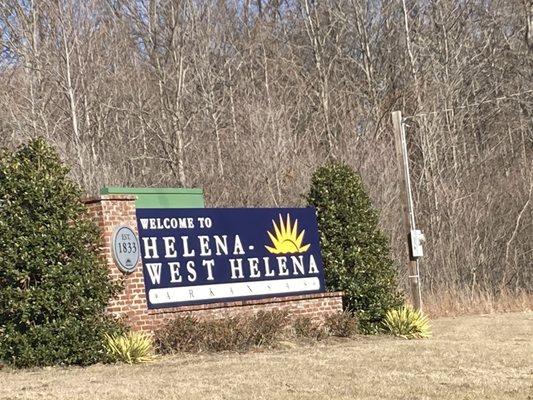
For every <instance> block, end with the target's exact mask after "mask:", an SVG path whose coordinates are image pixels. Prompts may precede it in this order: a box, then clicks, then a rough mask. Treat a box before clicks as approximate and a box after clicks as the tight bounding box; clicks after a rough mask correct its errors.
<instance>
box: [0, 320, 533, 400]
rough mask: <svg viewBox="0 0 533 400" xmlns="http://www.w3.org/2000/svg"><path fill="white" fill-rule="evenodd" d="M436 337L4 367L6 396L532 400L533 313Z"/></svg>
mask: <svg viewBox="0 0 533 400" xmlns="http://www.w3.org/2000/svg"><path fill="white" fill-rule="evenodd" d="M433 335H434V336H433V338H432V339H430V340H417V341H407V340H399V339H394V338H390V337H358V338H355V339H349V340H328V341H327V342H321V343H319V344H316V345H312V346H311V345H293V344H286V345H285V348H283V349H276V350H264V351H260V352H259V351H258V352H252V353H248V354H235V353H226V354H207V355H181V356H174V357H165V358H162V359H160V360H159V361H157V362H155V363H152V364H149V365H139V366H127V365H96V366H92V367H89V368H45V369H35V370H5V369H4V370H2V371H0V399H43V398H54V399H154V400H155V399H157V400H166V399H199V398H205V399H453V400H459V399H498V400H502V399H529V400H531V399H533V312H528V313H513V314H496V315H483V316H466V317H458V318H441V319H437V320H435V321H433Z"/></svg>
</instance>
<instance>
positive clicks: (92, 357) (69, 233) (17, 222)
mask: <svg viewBox="0 0 533 400" xmlns="http://www.w3.org/2000/svg"><path fill="white" fill-rule="evenodd" d="M68 172H69V171H68V168H67V167H65V166H64V165H63V164H62V163H61V161H60V159H59V157H58V155H57V154H56V153H55V151H54V150H53V149H52V148H51V147H49V146H48V145H47V144H46V143H45V141H44V140H42V139H36V140H33V141H31V142H30V143H29V144H27V145H24V146H22V147H20V148H19V149H18V150H17V151H15V152H10V151H7V150H2V151H1V153H0V360H1V359H3V360H4V361H5V362H9V363H11V364H13V365H15V366H20V367H23V366H33V365H53V364H90V363H94V362H98V361H101V360H103V359H105V357H106V352H105V349H104V346H103V335H104V333H106V332H107V333H113V332H116V331H117V330H119V329H120V327H119V325H118V324H117V322H116V321H114V320H113V319H111V318H110V317H109V316H107V315H106V313H105V307H106V305H107V304H108V301H109V300H110V299H111V298H112V296H114V295H115V294H116V293H117V290H118V287H117V285H115V284H113V283H111V282H110V280H109V277H108V271H107V268H106V266H105V264H104V261H103V259H102V258H101V257H100V255H99V252H98V247H99V245H100V234H99V231H98V228H97V227H96V226H95V225H94V224H93V223H92V222H91V221H89V220H88V219H87V218H85V207H84V205H83V204H82V203H81V202H80V200H79V199H80V195H81V190H80V188H79V187H78V186H77V185H76V184H75V183H74V182H73V181H71V180H70V179H69V177H68Z"/></svg>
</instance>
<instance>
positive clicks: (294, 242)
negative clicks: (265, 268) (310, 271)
mask: <svg viewBox="0 0 533 400" xmlns="http://www.w3.org/2000/svg"><path fill="white" fill-rule="evenodd" d="M272 225H273V226H274V235H273V234H272V233H271V232H267V233H268V236H269V237H270V240H271V241H272V245H273V246H274V247H270V246H265V247H266V249H267V250H268V251H269V252H271V253H273V254H291V253H304V252H306V251H307V250H308V249H309V247H310V246H311V245H309V244H305V245H302V242H303V239H304V233H305V229H303V230H302V231H301V232H300V233H299V234H298V220H295V221H294V225H293V226H291V217H290V215H289V214H287V222H286V223H285V221H283V217H282V216H281V214H280V215H279V226H278V225H277V224H276V222H275V221H274V220H272Z"/></svg>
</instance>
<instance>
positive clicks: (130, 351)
mask: <svg viewBox="0 0 533 400" xmlns="http://www.w3.org/2000/svg"><path fill="white" fill-rule="evenodd" d="M106 348H107V352H108V354H109V355H110V357H111V359H112V360H113V361H120V362H125V363H128V364H140V363H146V362H150V361H153V360H154V359H155V353H154V344H153V341H152V338H151V337H150V336H148V335H147V334H145V333H143V332H128V333H125V334H121V335H106Z"/></svg>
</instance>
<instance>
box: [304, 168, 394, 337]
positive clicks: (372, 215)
mask: <svg viewBox="0 0 533 400" xmlns="http://www.w3.org/2000/svg"><path fill="white" fill-rule="evenodd" d="M307 201H308V204H309V205H312V206H314V207H316V209H317V218H318V227H319V231H320V244H321V249H322V258H323V261H324V269H325V276H326V286H327V288H328V289H329V290H333V291H335V290H342V291H343V292H344V293H345V298H344V306H345V309H346V310H348V311H350V312H352V313H355V314H356V315H357V318H358V320H359V324H360V327H361V329H362V330H363V331H364V332H368V333H372V332H377V331H378V328H379V324H380V322H381V321H382V320H383V318H384V317H385V313H386V312H387V311H388V310H389V309H391V308H395V307H397V306H399V305H401V304H402V303H403V299H402V296H401V295H400V293H399V291H398V287H397V284H396V274H397V272H396V265H395V264H394V262H393V261H392V259H391V258H390V255H389V254H390V249H389V243H388V240H387V238H386V237H385V235H384V234H383V233H382V232H381V231H380V229H379V228H378V213H377V211H376V210H375V209H374V208H373V207H372V203H371V201H370V198H369V197H368V195H367V194H366V192H365V190H364V187H363V183H362V181H361V177H360V176H359V175H358V174H357V173H355V171H353V170H352V169H351V168H350V167H349V166H347V165H346V164H342V163H338V162H334V163H329V164H327V165H325V166H323V167H321V168H319V169H317V171H316V172H315V173H314V175H313V177H312V183H311V189H310V191H309V193H308V195H307Z"/></svg>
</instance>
